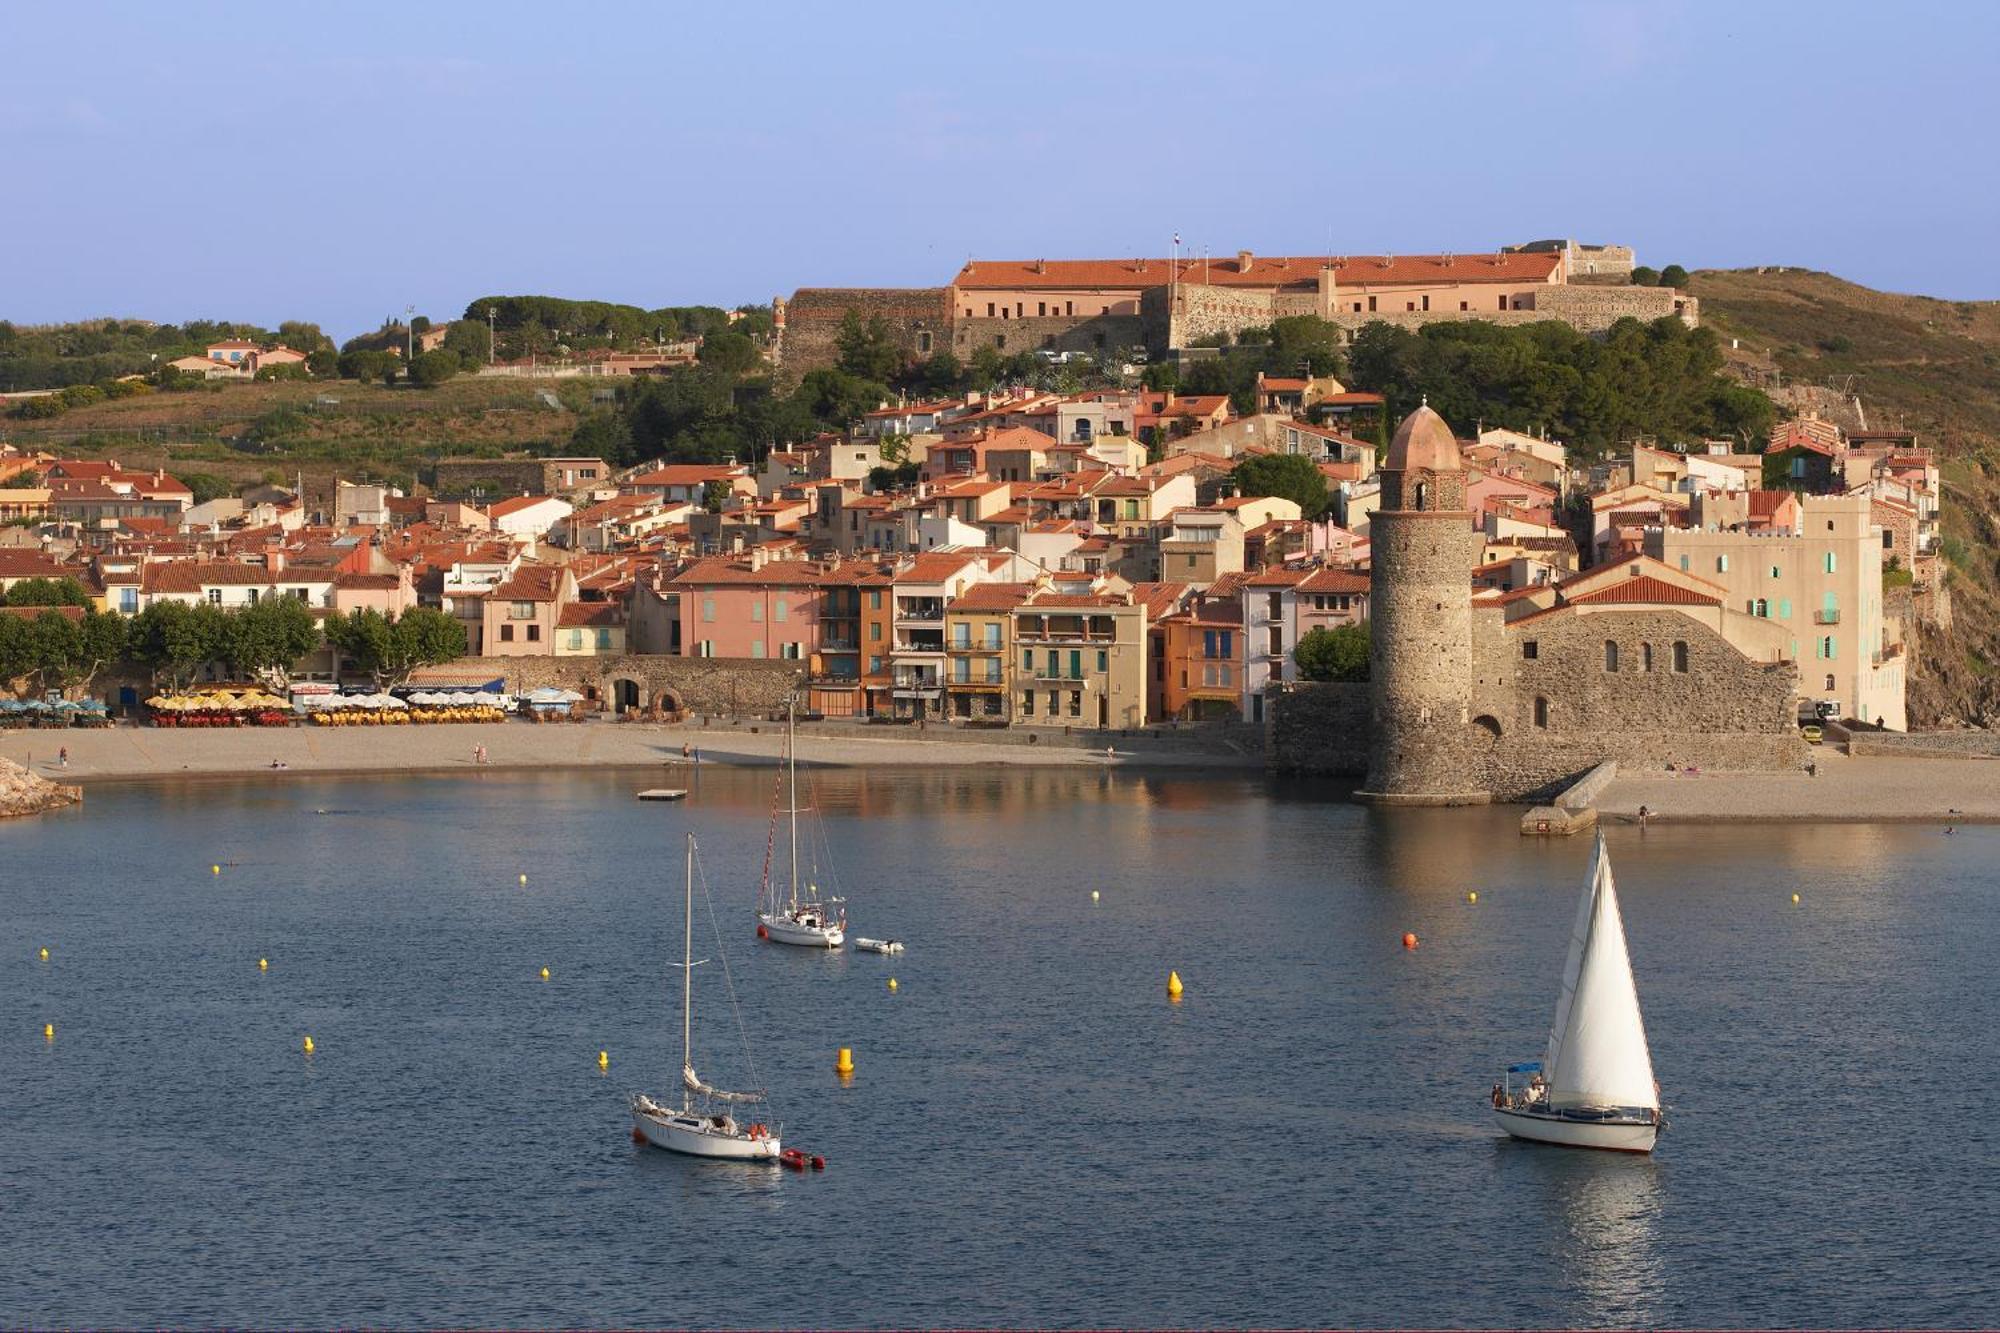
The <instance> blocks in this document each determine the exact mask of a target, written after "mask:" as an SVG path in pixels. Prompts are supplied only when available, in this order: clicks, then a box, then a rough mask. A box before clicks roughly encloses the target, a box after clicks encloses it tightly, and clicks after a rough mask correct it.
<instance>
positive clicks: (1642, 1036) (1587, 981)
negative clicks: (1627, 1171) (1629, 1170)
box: [1493, 832, 1660, 1152]
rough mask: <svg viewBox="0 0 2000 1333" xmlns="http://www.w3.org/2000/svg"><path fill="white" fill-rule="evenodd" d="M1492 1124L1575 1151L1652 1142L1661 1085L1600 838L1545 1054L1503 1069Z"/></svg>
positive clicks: (1640, 1147) (1634, 1148) (1639, 1147)
mask: <svg viewBox="0 0 2000 1333" xmlns="http://www.w3.org/2000/svg"><path fill="white" fill-rule="evenodd" d="M1493 1115H1494V1118H1495V1119H1496V1120H1498V1121H1499V1122H1500V1126H1501V1128H1503V1129H1505V1130H1506V1131H1507V1132H1508V1133H1509V1134H1512V1135H1513V1136H1514V1137H1516V1138H1521V1139H1534V1140H1536V1141H1538V1142H1541V1143H1559V1144H1563V1145H1566V1146H1568V1147H1574V1148H1609V1149H1613V1150H1616V1151H1621V1152H1651V1151H1652V1150H1653V1143H1654V1140H1655V1139H1657V1138H1658V1136H1659V1132H1660V1085H1659V1084H1658V1083H1656V1082H1654V1081H1653V1056H1652V1052H1651V1050H1650V1049H1649V1048H1648V1046H1647V1045H1646V1024H1645V1020H1644V1018H1643V1017H1642V1016H1641V1015H1640V1013H1639V988H1638V984H1637V983H1636V982H1635V981H1634V980H1633V978H1632V960H1631V956H1630V955H1629V954H1628V953H1627V952H1626V949H1625V921H1624V918H1623V917H1622V916H1621V915H1620V914H1619V911H1618V889H1617V886H1616V885H1615V884H1614V883H1613V882H1612V879H1611V858H1610V857H1609V856H1608V855H1607V854H1606V852H1605V850H1604V835H1603V834H1602V833H1601V832H1600V833H1599V834H1598V835H1597V847H1596V850H1595V853H1594V854H1593V856H1592V858H1591V867H1590V882H1589V883H1588V884H1586V885H1585V886H1584V890H1583V900H1582V902H1580V903H1579V904H1578V905H1577V909H1576V921H1575V924H1574V925H1573V926H1572V927H1571V928H1570V939H1569V956H1568V957H1567V958H1566V959H1565V960H1564V962H1563V980H1562V994H1561V995H1560V996H1559V997H1558V998H1557V1000H1556V1017H1555V1022H1554V1023H1553V1024H1552V1025H1551V1026H1550V1028H1549V1041H1548V1047H1547V1049H1546V1050H1545V1051H1544V1052H1543V1054H1542V1058H1541V1059H1540V1060H1539V1061H1530V1062H1527V1063H1524V1064H1517V1065H1510V1066H1509V1067H1508V1069H1507V1072H1506V1076H1505V1077H1504V1078H1503V1079H1502V1080H1501V1082H1499V1083H1497V1084H1495V1085H1494V1088H1493Z"/></svg>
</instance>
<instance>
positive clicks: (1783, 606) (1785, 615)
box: [1778, 597, 1792, 620]
mask: <svg viewBox="0 0 2000 1333" xmlns="http://www.w3.org/2000/svg"><path fill="white" fill-rule="evenodd" d="M1791 618H1792V599H1791V598H1789V597H1780V598H1779V599H1778V619H1780V620H1790V619H1791Z"/></svg>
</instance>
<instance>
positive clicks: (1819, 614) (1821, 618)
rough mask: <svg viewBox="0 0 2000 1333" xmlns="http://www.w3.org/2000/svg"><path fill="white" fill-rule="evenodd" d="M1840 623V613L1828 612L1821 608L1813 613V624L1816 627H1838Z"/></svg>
mask: <svg viewBox="0 0 2000 1333" xmlns="http://www.w3.org/2000/svg"><path fill="white" fill-rule="evenodd" d="M1839 623H1840V612H1839V611H1828V610H1826V609H1825V608H1821V609H1820V610H1818V611H1815V612H1813V624H1815V625H1838V624H1839Z"/></svg>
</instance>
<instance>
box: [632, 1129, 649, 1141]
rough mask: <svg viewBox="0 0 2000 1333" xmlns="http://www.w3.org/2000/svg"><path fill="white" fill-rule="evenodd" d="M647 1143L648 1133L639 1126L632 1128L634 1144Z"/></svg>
mask: <svg viewBox="0 0 2000 1333" xmlns="http://www.w3.org/2000/svg"><path fill="white" fill-rule="evenodd" d="M645 1141H646V1131H645V1130H643V1129H640V1128H639V1127H638V1126H637V1125H634V1126H632V1142H634V1143H644V1142H645Z"/></svg>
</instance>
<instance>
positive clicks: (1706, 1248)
mask: <svg viewBox="0 0 2000 1333" xmlns="http://www.w3.org/2000/svg"><path fill="white" fill-rule="evenodd" d="M775 776H776V775H775V772H774V771H773V770H771V769H757V768H730V767H724V766H719V765H711V766H705V767H704V768H703V769H702V770H701V771H700V772H699V774H698V776H696V777H695V778H694V779H693V780H692V791H691V793H690V795H689V797H688V799H687V800H686V801H684V802H681V803H678V804H642V803H639V802H637V801H635V800H634V794H635V792H636V790H637V789H638V788H640V787H644V786H652V785H656V784H657V782H658V781H659V778H658V774H656V773H655V774H633V773H628V772H619V771H610V770H606V771H595V772H583V773H563V774H554V775H530V774H518V773H502V772H494V773H482V774H478V775H476V776H468V777H461V778H450V779H447V778H430V777H417V776H407V777H399V776H385V777H379V778H367V779H361V778H344V779H337V780H336V779H313V778H305V777H288V778H284V779H278V780H257V781H207V782H189V783H183V784H179V785H109V784H105V785H98V786H94V787H92V788H91V789H90V792H89V797H88V800H87V801H86V803H85V804H84V805H83V806H82V807H81V808H79V809H75V810H71V811H67V812H62V813H58V814H55V815H51V816H45V817H41V818H38V819H31V820H17V821H12V822H8V823H6V824H0V1324H5V1325H17V1324H30V1325H51V1324H68V1325H97V1324H118V1325H187V1324H196V1325H220V1324H230V1325H274V1324H304V1325H335V1324H338V1325H348V1324H371V1325H410V1324H452V1325H605V1324H615V1325H641V1324H643V1325H659V1324H670V1325H695V1324H698V1325H732V1326H742V1325H756V1326H769V1325H783V1326H803V1325H811V1326H824V1325H841V1326H908V1325H954V1326H967V1325H973V1326H990V1325H1044V1326H1057V1327H1085V1326H1090V1327H1096V1326H1104V1325H1138V1324H1143V1325H1163V1324H1164V1325H1179V1326H1185V1325H1250V1324H1255V1325H1323V1324H1340V1325H1361V1326H1369V1325H1410V1324H1422V1325H1431V1326H1475V1325H1562V1326H1569V1327H1592V1326H1607V1325H1618V1326H1629V1325H1681V1326H1686V1325H1760V1326H1807V1325H1827V1324H1837V1325H1850V1326H1853V1325H1860V1326H1870V1325H1901V1326H1907V1325H1939V1324H1945V1325H1991V1324H1993V1323H1995V1322H1996V1321H2000V1259H1996V1255H2000V1139H1996V1130H1995V1126H1996V1121H1997V1120H2000V1117H1996V1110H2000V1091H1996V1089H2000V1042H1997V1041H1996V1040H1995V1037H1994V1034H1995V1033H1996V1032H1997V1031H2000V988H1996V986H1995V959H1996V958H2000V830H1994V829H1987V828H1971V827H1968V828H1962V829H1959V830H1957V831H1956V832H1955V833H1953V834H1946V833H1945V832H1944V831H1943V830H1941V829H1939V828H1936V827H1930V826H1920V825H1880V826H1870V825H1810V824H1742V825H1732V826H1720V827H1694V826H1680V827H1677V826H1673V825H1658V824H1656V825H1654V826H1652V827H1650V828H1645V829H1640V828H1636V827H1630V826H1616V827H1611V828H1608V829H1607V830H1606V831H1605V836H1606V838H1607V841H1608V847H1609V851H1610V854H1611V857H1612V861H1613V866H1614V869H1615V872H1616V875H1617V880H1618V885H1619V891H1620V895H1621V898H1622V902H1623V907H1624V913H1625V925H1626V931H1627V935H1628V938H1629V941H1630V947H1631V953H1632V958H1633V964H1634V969H1635V973H1636V976H1637V979H1638V986H1639V994H1640V999H1641V1002H1642V1004H1643V1007H1644V1011H1645V1020H1646V1027H1647V1032H1648V1035H1649V1037H1650V1040H1651V1046H1652V1052H1653V1059H1654V1065H1655V1072H1656V1074H1657V1077H1658V1079H1659V1081H1660V1083H1661V1085H1662V1088H1663V1090H1664V1099H1665V1104H1666V1110H1665V1116H1666V1122H1667V1127H1666V1129H1665V1131H1664V1133H1663V1134H1662V1135H1661V1138H1660V1142H1659V1148H1658V1151H1657V1152H1655V1153H1654V1154H1653V1155H1651V1156H1650V1157H1634V1156H1625V1155H1615V1154H1602V1153H1591V1152H1583V1151H1578V1150H1572V1149H1561V1148H1552V1147H1546V1146H1539V1145H1533V1144H1527V1143H1520V1142H1515V1141H1512V1140H1510V1139H1508V1138H1506V1137H1505V1136H1504V1135H1503V1134H1502V1133H1501V1132H1500V1131H1499V1130H1498V1129H1497V1128H1496V1127H1495V1126H1494V1124H1493V1123H1492V1121H1491V1118H1490V1115H1489V1110H1488V1104H1487V1099H1488V1094H1489V1090H1490V1088H1491V1087H1492V1084H1493V1082H1494V1081H1495V1080H1496V1079H1497V1078H1498V1077H1499V1076H1500V1071H1501V1070H1502V1068H1503V1067H1504V1066H1505V1065H1506V1064H1508V1063H1509V1062H1512V1061H1518V1060H1522V1059H1532V1058H1535V1057H1536V1056H1538V1055H1539V1054H1540V1051H1541V1048H1542V1045H1543V1043H1544V1041H1545V1039H1546V1035H1547V1027H1548V1024H1549V1021H1550V1018H1551V1015H1552V1012H1553V1009H1554V1006H1555V1000H1556V992H1557V988H1558V985H1559V981H1560V973H1561V967H1562V961H1563V953H1564V948H1565V943H1566V939H1567V935H1568V929H1569V925H1570V921H1571V918H1572V915H1573V912H1574V908H1575V903H1576V899H1577V895H1578V894H1579V892H1580V891H1581V889H1582V886H1583V883H1584V880H1585V875H1586V870H1587V867H1588V861H1589V857H1590V852H1591V841H1590V839H1589V838H1588V837H1579V838H1574V839H1567V840H1565V839H1554V840H1548V839H1534V838H1524V837H1522V836H1520V834H1519V832H1518V819H1519V812H1518V811H1517V810H1511V809H1506V808H1496V809H1486V810H1379V809H1373V808H1369V807H1365V806H1361V805H1356V804H1353V803H1351V802H1350V801H1349V800H1347V799H1346V798H1345V794H1344V793H1343V792H1342V791H1341V790H1339V789H1338V788H1334V787H1327V786H1319V785H1312V784H1306V783H1298V782H1289V781H1280V780H1273V779H1267V778H1264V777H1262V776H1252V775H1243V774H1238V773H1228V774H1220V775H1213V776H1211V775H1203V774H1193V775H1190V774H1186V773H1180V772H1176V773H1147V772H1145V771H1142V770H1136V769H1125V768H1106V769H1098V768H1090V769H1079V768H1057V769H1045V770H1026V769H1003V768H986V769H953V770H936V769H904V768H823V769H814V770H808V771H806V772H805V773H804V775H803V776H802V779H801V781H802V793H801V803H802V804H805V805H808V806H810V807H811V812H810V813H809V814H808V816H806V817H805V819H804V824H803V830H802V834H801V839H800V851H799V861H800V870H799V876H800V878H801V880H803V881H805V882H807V883H809V884H812V885H816V886H817V888H818V890H819V892H820V893H821V894H822V895H824V896H836V895H837V896H840V897H843V898H844V899H845V900H846V904H845V905H846V910H847V913H848V917H849V923H850V932H851V933H852V934H855V935H863V936H871V937H876V938H896V939H900V940H902V941H903V942H904V943H905V946H906V951H905V952H904V953H903V954H901V955H899V956H893V957H885V956H879V955H875V954H869V953H857V952H854V951H852V950H844V951H841V952H835V953H826V952H816V951H807V950H803V949H796V948H787V947H783V946H777V945H772V944H768V943H763V942H760V941H759V940H758V939H757V938H756V937H755V933H754V919H753V908H754V904H755V901H756V898H757V894H758V892H759V886H760V884H761V883H762V881H763V879H764V877H765V875H766V874H767V872H768V873H769V874H770V875H771V876H773V877H774V878H775V880H776V881H777V883H778V884H779V885H780V886H781V887H782V886H784V885H787V884H789V883H790V879H791V858H790V841H789V838H788V836H787V831H786V828H785V826H784V824H783V823H782V822H779V823H775V824H774V821H773V817H772V810H773V807H774V803H775V802H776V798H777V797H778V795H779V793H778V791H777V787H776V783H775V781H774V779H775ZM690 832H692V833H693V834H694V835H695V837H696V846H697V855H698V862H699V866H700V873H699V875H698V877H697V879H698V884H697V888H696V893H695V900H694V919H695V926H696V939H695V942H694V954H695V957H696V959H697V960H705V961H704V962H703V965H701V966H698V967H697V968H696V969H695V971H694V997H695V1013H694V1023H693V1029H694V1046H695V1063H696V1066H697V1068H698V1069H699V1070H700V1071H701V1073H702V1075H703V1077H704V1078H707V1079H709V1080H710V1081H711V1082H713V1083H717V1084H720V1085H723V1086H732V1087H746V1086H757V1087H763V1088H766V1089H768V1091H769V1096H770V1102H769V1105H768V1107H767V1108H766V1109H765V1110H764V1111H762V1112H760V1116H761V1118H764V1119H766V1120H768V1121H769V1122H771V1123H773V1124H776V1125H780V1126H781V1127H782V1134H783V1136H784V1139H785V1141H786V1143H787V1144H788V1145H792V1146H798V1147H801V1148H804V1149H806V1150H807V1151H809V1152H814V1153H819V1154H822V1155H824V1157H825V1158H826V1160H827V1166H826V1169H825V1170H824V1171H820V1172H812V1171H808V1172H806V1173H803V1174H799V1173H794V1172H791V1171H788V1170H784V1169H780V1168H776V1167H770V1166H752V1165H738V1164H726V1163H709V1162H701V1161H694V1160H689V1159H685V1158H681V1157H678V1156H675V1155H672V1154H669V1153H665V1152H662V1151H659V1150H657V1149H652V1148H647V1147H643V1146H640V1145H636V1144H634V1143H633V1141H632V1139H631V1136H630V1129H631V1122H630V1119H629V1115H628V1112H627V1099H628V1097H629V1095H630V1093H632V1092H633V1091H635V1090H641V1091H648V1092H651V1093H653V1094H654V1095H656V1096H662V1097H673V1096H677V1095H678V1094H677V1088H678V1082H677V1080H678V1067H679V1060H680V1042H681V1009H680V972H679V970H678V968H677V967H676V966H674V964H677V963H678V962H679V960H680V957H681V952H682V947H683V939H682V924H683V915H684V907H685V901H686V900H685V897H684V892H685V890H684V877H683V864H684V847H685V835H686V834H688V833H690ZM1474 894H1476V895H1477V901H1472V895H1474ZM1794 894H1796V895H1797V901H1796V902H1795V901H1794V899H1793V895H1794ZM1406 932H1407V933H1411V934H1414V935H1415V936H1416V947H1415V948H1406V947H1405V945H1404V941H1403V937H1404V935H1405V933H1406ZM42 948H46V949H47V950H48V951H49V954H48V958H47V960H46V961H44V960H43V959H42V958H41V957H40V954H39V950H41V949H42ZM259 959H264V960H266V962H267V964H268V966H267V967H266V968H264V969H260V968H259V966H258V960H259ZM544 968H546V969H548V977H547V979H546V980H545V979H543V977H542V969H544ZM1170 972H1174V973H1178V975H1179V976H1180V978H1181V980H1182V982H1183V984H1184V988H1185V989H1184V992H1183V994H1182V996H1181V998H1180V999H1179V1000H1178V1001H1174V1000H1171V999H1169V997H1168V994H1167V981H1168V976H1169V973H1170ZM891 979H894V981H895V982H896V986H895V988H894V989H893V990H892V989H891V987H890V985H889V983H890V981H891ZM50 1024H52V1025H53V1033H54V1035H53V1036H52V1037H50V1036H46V1035H45V1025H50ZM308 1036H309V1037H311V1039H312V1041H313V1046H314V1049H313V1051H312V1053H311V1054H307V1053H305V1051H304V1050H303V1044H304V1041H305V1039H306V1038H307V1037H308ZM843 1047H845V1048H848V1049H849V1050H851V1051H852V1052H853V1062H854V1066H855V1070H854V1073H853V1075H852V1076H851V1077H849V1078H842V1077H840V1076H839V1075H837V1074H836V1072H835V1068H834V1066H835V1061H836V1057H837V1053H838V1052H839V1050H840V1049H841V1048H843ZM599 1052H603V1053H604V1054H605V1056H606V1058H607V1064H606V1065H605V1067H602V1068H601V1067H600V1064H599V1058H598V1057H599Z"/></svg>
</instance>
